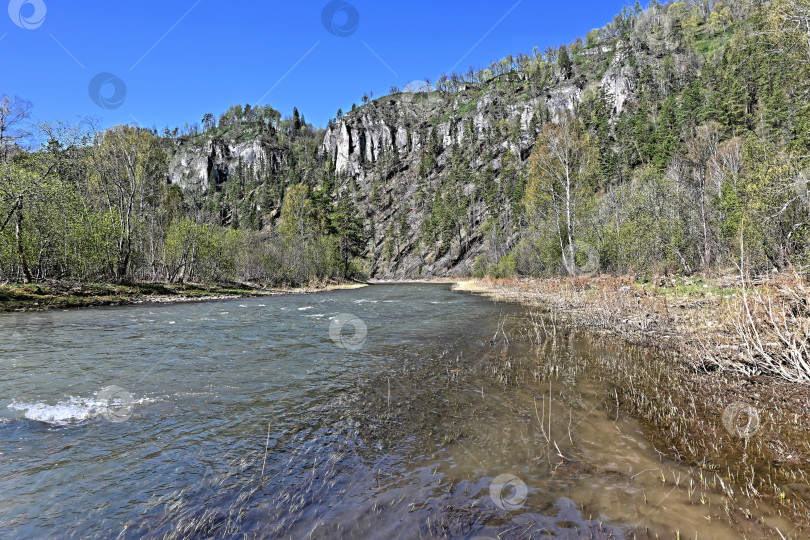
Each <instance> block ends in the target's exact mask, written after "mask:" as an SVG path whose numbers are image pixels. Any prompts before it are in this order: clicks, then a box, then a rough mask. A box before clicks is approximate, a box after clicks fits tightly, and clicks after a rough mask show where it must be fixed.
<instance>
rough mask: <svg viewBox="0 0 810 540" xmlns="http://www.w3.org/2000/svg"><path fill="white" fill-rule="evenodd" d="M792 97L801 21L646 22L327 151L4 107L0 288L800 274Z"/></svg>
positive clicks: (369, 114)
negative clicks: (38, 118) (737, 271)
mask: <svg viewBox="0 0 810 540" xmlns="http://www.w3.org/2000/svg"><path fill="white" fill-rule="evenodd" d="M532 39H536V37H532V36H527V41H528V42H531V40H532ZM808 92H810V0H774V1H770V2H768V1H758V0H725V1H719V0H718V1H712V0H690V1H680V2H668V3H665V4H660V3H658V2H656V1H655V0H653V1H652V2H650V4H649V6H648V7H647V8H646V10H642V8H641V6H640V5H639V4H636V6H635V7H634V8H628V9H625V10H624V11H623V12H622V13H621V14H619V15H617V16H616V18H615V19H614V20H613V22H611V23H610V24H608V25H607V26H605V27H604V28H601V29H598V30H593V31H591V32H589V33H588V34H587V35H586V36H585V37H584V38H583V39H577V40H576V41H574V42H572V43H570V44H567V45H563V46H561V47H557V48H548V49H546V50H543V51H541V50H538V49H536V48H535V49H534V50H532V51H531V52H528V53H522V54H517V55H510V56H507V57H505V58H504V59H502V60H499V61H497V62H494V63H493V64H492V65H490V66H488V67H486V68H484V69H478V70H476V69H472V68H471V69H470V70H469V71H467V72H466V73H463V74H459V73H453V74H447V75H443V76H441V77H440V78H439V79H438V80H436V81H425V83H424V84H423V85H421V86H417V87H413V86H412V87H411V88H407V89H402V91H400V89H397V88H392V89H391V92H390V93H389V95H387V96H384V97H380V98H377V99H374V98H373V96H371V95H365V96H363V99H362V100H360V104H359V106H357V105H353V106H352V107H351V110H349V111H346V112H345V114H344V113H343V111H338V112H337V115H336V118H335V119H334V120H333V121H332V122H330V124H329V125H328V126H326V129H325V130H321V129H317V128H315V127H313V126H311V125H308V124H307V123H306V120H305V119H304V117H303V115H301V114H299V112H298V111H297V110H296V111H294V114H293V115H292V116H290V117H284V118H282V115H281V114H280V113H279V112H277V111H275V110H274V109H272V108H271V107H265V106H254V107H251V106H250V105H245V106H244V107H243V106H241V105H239V106H235V107H232V108H231V109H229V110H228V111H226V112H225V113H224V114H222V115H221V116H220V117H219V118H216V117H215V116H214V115H213V114H208V115H206V116H205V117H204V118H203V119H202V122H201V124H200V125H198V124H193V125H186V126H185V127H183V128H182V129H179V128H175V129H169V128H167V129H165V130H164V131H163V132H158V131H157V130H146V129H141V128H137V127H132V126H119V127H116V128H113V129H109V130H106V131H101V132H98V131H95V130H93V129H92V126H91V125H64V124H58V123H56V124H53V123H41V122H39V123H33V122H32V121H31V115H30V112H31V104H30V103H28V102H26V101H25V100H23V99H20V98H16V97H6V98H4V99H3V103H2V107H0V147H1V148H2V154H1V155H0V174H1V175H2V180H0V278H2V279H5V280H12V281H28V280H35V279H50V278H58V279H68V278H69V279H78V280H122V281H125V280H133V279H137V280H168V281H182V280H187V281H244V282H255V283H262V284H272V283H303V282H307V281H309V280H310V279H312V278H318V279H325V278H336V277H383V278H386V277H398V278H401V277H430V276H443V275H458V274H470V273H473V274H477V275H483V274H490V275H498V276H507V275H514V274H516V273H517V274H522V275H554V274H559V273H562V272H574V273H583V272H585V273H589V272H591V271H595V270H597V269H599V270H601V271H604V272H637V271H641V272H650V273H658V272H669V273H683V274H691V273H696V272H711V271H714V270H717V269H724V268H730V267H734V265H739V264H740V261H743V263H744V270H745V271H746V272H750V273H761V272H768V271H771V270H774V269H776V270H783V269H786V268H789V267H791V266H796V267H799V268H806V265H807V263H808V262H810V260H808V259H809V258H810V247H809V244H808V240H810V237H809V236H810V221H808V220H809V219H810V191H809V190H810V187H809V186H808V176H810V169H808V165H810V105H808V101H809V100H808Z"/></svg>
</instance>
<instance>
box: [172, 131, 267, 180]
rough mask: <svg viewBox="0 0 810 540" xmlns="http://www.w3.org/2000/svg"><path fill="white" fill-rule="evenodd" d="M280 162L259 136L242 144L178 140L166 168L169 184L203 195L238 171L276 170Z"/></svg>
mask: <svg viewBox="0 0 810 540" xmlns="http://www.w3.org/2000/svg"><path fill="white" fill-rule="evenodd" d="M203 136H204V135H203ZM280 159H281V156H280V151H279V149H278V148H276V147H275V146H274V145H273V144H272V142H270V141H269V140H268V138H266V137H261V136H258V137H256V138H253V139H250V140H247V141H244V142H241V141H238V140H234V139H232V138H224V137H218V138H213V139H208V140H206V141H205V142H203V143H200V142H199V141H196V140H191V139H178V140H177V141H176V143H175V148H174V154H173V157H172V160H171V163H170V165H169V180H170V182H171V183H172V184H177V185H179V186H181V187H182V188H184V189H189V190H192V191H193V192H199V193H203V194H205V193H208V192H209V190H211V189H212V188H216V186H217V185H219V184H222V183H223V182H225V181H226V180H227V179H228V176H229V175H231V174H233V173H234V172H235V171H236V170H237V167H240V166H241V167H243V168H244V169H245V170H254V171H259V170H264V169H270V168H274V167H277V166H278V162H279V160H280Z"/></svg>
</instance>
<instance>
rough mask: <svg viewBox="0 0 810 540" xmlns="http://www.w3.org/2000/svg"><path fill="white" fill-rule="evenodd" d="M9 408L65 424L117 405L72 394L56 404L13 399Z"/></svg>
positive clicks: (26, 416) (90, 417) (142, 400)
mask: <svg viewBox="0 0 810 540" xmlns="http://www.w3.org/2000/svg"><path fill="white" fill-rule="evenodd" d="M148 401H150V400H147V399H145V398H144V399H140V400H136V401H134V402H133V403H132V404H133V405H134V404H143V403H147V402H148ZM8 408H9V409H12V410H15V411H21V412H22V416H23V417H24V418H27V419H28V420H34V421H36V422H45V423H48V424H54V425H65V424H72V423H77V422H83V421H85V420H90V419H92V418H97V417H99V416H102V415H104V414H105V413H106V412H108V411H110V410H115V408H116V406H115V405H114V406H113V407H110V403H109V402H108V400H106V399H98V398H96V397H93V398H83V397H74V396H70V397H69V398H68V399H66V400H64V401H58V402H56V404H54V405H49V404H47V403H41V402H37V403H25V402H18V401H12V402H11V403H10V404H9V406H8Z"/></svg>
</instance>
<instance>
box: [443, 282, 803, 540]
mask: <svg viewBox="0 0 810 540" xmlns="http://www.w3.org/2000/svg"><path fill="white" fill-rule="evenodd" d="M458 288H459V289H461V290H468V291H475V292H480V293H484V294H486V295H488V296H490V297H492V298H494V299H496V300H501V301H510V302H518V303H521V304H524V305H528V306H530V308H531V314H530V316H529V320H528V321H527V323H526V325H525V326H524V328H523V329H522V330H521V332H522V333H523V334H524V335H525V336H526V337H527V338H528V339H530V340H531V341H533V342H534V343H535V344H537V346H548V343H554V342H556V341H557V340H563V339H566V338H565V337H564V336H566V335H570V333H571V332H576V331H585V332H586V333H587V334H588V335H590V336H592V337H595V338H597V339H601V340H605V342H606V343H614V344H616V345H614V347H615V349H614V350H616V351H617V353H616V354H615V355H607V356H604V355H603V356H594V357H593V358H586V359H582V360H581V361H580V362H579V363H574V364H573V365H570V366H568V365H554V364H553V362H552V363H550V364H548V365H544V366H540V367H538V368H537V370H538V376H548V375H549V374H550V373H551V372H556V373H560V372H561V371H563V372H565V371H570V370H571V369H575V370H580V371H581V370H586V369H587V370H588V371H589V372H596V373H599V374H600V376H601V377H602V378H603V380H604V381H605V382H606V383H607V387H608V390H607V394H608V396H609V397H610V398H611V399H606V401H605V402H606V404H607V406H608V407H614V408H615V409H621V410H624V411H626V412H628V413H630V414H631V415H633V416H635V417H637V418H639V419H641V420H642V421H643V422H644V424H645V425H646V426H647V428H648V430H649V434H648V435H649V437H650V439H651V440H652V441H653V442H654V444H655V449H656V451H657V452H659V453H660V454H661V455H662V456H667V457H669V458H671V459H674V460H677V461H680V462H683V463H685V464H687V465H689V466H692V467H695V468H696V470H697V471H698V475H697V478H698V481H699V483H700V485H701V486H702V488H704V489H711V490H714V491H716V492H718V493H721V494H723V495H724V496H725V497H726V501H727V502H726V504H727V505H729V509H728V511H727V512H726V513H727V514H728V515H729V519H731V517H732V513H731V509H732V507H733V508H736V509H741V510H742V512H743V515H744V516H746V517H748V516H750V515H751V513H752V512H751V509H754V508H756V507H757V506H759V504H760V502H766V503H767V504H768V505H770V506H771V508H774V509H775V510H776V512H778V513H779V514H780V515H782V516H784V517H786V518H787V519H789V520H790V521H791V522H793V523H794V524H795V525H796V527H797V529H796V530H794V531H781V532H780V533H781V534H787V536H785V537H798V536H797V535H801V534H807V533H808V531H810V478H809V476H810V388H809V387H808V385H807V381H808V380H810V379H808V378H807V377H808V375H810V372H809V371H807V370H806V362H807V361H808V360H809V359H808V356H807V351H808V346H810V331H809V330H808V329H810V325H809V324H808V321H809V320H810V313H808V309H807V305H808V303H807V300H808V294H807V289H806V288H805V285H804V283H802V282H801V280H796V279H792V278H780V279H769V280H762V281H760V282H757V283H755V284H750V283H746V285H745V286H744V287H743V286H735V284H734V283H733V279H723V278H714V279H705V280H694V279H686V280H683V279H681V280H675V281H672V280H660V279H659V280H640V281H639V280H633V279H630V278H628V277H620V278H613V277H602V278H596V279H591V280H586V279H549V280H497V281H492V280H489V281H471V282H464V283H461V284H459V286H458ZM617 338H618V339H617ZM545 356H546V357H549V358H553V357H554V355H545ZM582 362H585V364H582ZM549 370H551V371H549ZM497 376H498V378H499V380H501V381H502V382H507V381H509V379H510V377H511V378H512V379H514V378H515V377H517V375H516V374H514V373H511V372H510V370H509V369H507V368H505V367H504V366H502V369H501V372H500V373H498V374H497ZM513 382H518V381H513ZM690 494H691V492H690ZM705 500H706V499H705V498H703V497H701V496H698V497H697V499H696V504H705ZM732 521H733V520H732Z"/></svg>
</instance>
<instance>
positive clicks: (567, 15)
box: [0, 0, 646, 129]
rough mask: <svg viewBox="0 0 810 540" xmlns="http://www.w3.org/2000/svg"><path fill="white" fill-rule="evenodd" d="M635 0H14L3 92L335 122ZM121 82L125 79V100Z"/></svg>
mask: <svg viewBox="0 0 810 540" xmlns="http://www.w3.org/2000/svg"><path fill="white" fill-rule="evenodd" d="M7 2H8V0H2V4H3V5H5V3H7ZM625 3H626V2H624V1H622V0H578V1H576V2H558V1H545V0H543V1H540V0H522V1H520V2H517V0H505V1H497V0H492V1H472V0H429V1H428V0H409V1H400V2H392V1H380V0H377V1H371V0H349V1H347V2H343V3H342V4H341V3H338V4H330V3H329V2H325V1H320V0H319V1H309V0H300V1H294V2H287V1H283V2H280V1H259V0H255V1H254V0H231V1H228V2H225V1H216V0H162V1H158V0H138V1H110V0H106V1H103V2H102V1H99V0H81V1H77V0H11V2H10V5H9V9H8V11H9V13H0V36H2V39H0V94H12V95H13V94H16V95H19V96H20V97H23V98H25V99H28V100H30V101H32V102H33V104H34V114H35V116H36V117H37V118H40V119H46V120H68V121H71V120H75V119H77V118H79V117H81V116H82V115H91V116H94V117H96V118H97V119H98V120H100V122H101V125H102V126H104V127H106V126H111V125H115V124H119V123H135V122H138V123H139V124H140V125H142V126H145V127H153V126H154V127H157V128H159V129H162V128H163V127H164V126H167V125H169V126H176V125H180V126H182V125H183V124H185V123H186V122H189V123H193V122H199V121H200V119H201V118H202V115H203V114H204V113H206V112H211V113H213V114H215V115H218V114H220V113H222V112H223V111H224V110H225V109H226V108H227V107H229V106H230V105H234V104H237V103H239V104H242V105H244V104H246V103H250V104H251V105H255V104H257V103H259V104H262V105H264V104H269V105H271V106H273V107H274V108H276V109H278V110H280V111H281V112H282V114H284V115H289V114H291V112H292V108H293V106H294V105H295V106H297V107H298V108H299V110H300V111H301V112H302V113H303V114H304V115H305V116H306V119H307V121H308V122H310V123H314V124H315V125H320V126H324V125H325V124H326V122H327V121H328V120H329V119H330V118H332V117H334V115H335V112H336V111H337V109H338V107H342V108H343V110H347V109H349V108H350V107H351V104H352V103H353V102H357V103H358V104H359V103H360V98H361V96H362V95H363V93H364V92H368V91H373V92H374V94H375V95H382V94H384V93H387V91H388V89H389V88H390V87H391V86H392V85H397V86H399V87H404V86H405V85H406V84H407V83H408V82H410V81H413V80H422V79H425V78H431V79H433V80H435V78H436V77H437V76H438V75H440V74H441V73H444V72H449V70H450V69H451V68H453V66H457V67H456V68H455V70H456V71H460V72H465V71H466V70H467V68H469V67H470V66H471V65H472V66H475V67H483V66H486V65H488V64H489V63H490V62H492V61H494V60H497V59H499V58H501V57H503V56H506V55H507V54H517V53H519V52H529V51H531V49H532V48H533V47H534V46H537V47H539V48H540V49H541V50H543V49H545V47H547V46H549V45H553V46H558V45H560V44H562V43H568V42H570V41H572V40H573V39H575V38H576V37H578V36H583V37H584V35H585V34H586V33H587V32H588V31H589V30H590V29H592V28H596V27H601V26H602V25H604V24H605V23H607V22H609V21H611V20H612V19H613V16H614V15H615V14H616V13H618V12H619V11H620V10H621V8H622V7H623V6H624V5H625ZM645 4H646V2H645ZM43 6H44V8H43ZM327 6H330V7H331V8H332V11H333V12H334V16H333V17H328V16H327V17H326V19H327V20H328V21H331V22H332V23H333V24H332V25H330V29H331V30H332V32H331V33H330V31H328V30H327V28H326V27H325V26H324V24H323V19H324V16H323V12H324V8H325V7H327ZM507 13H508V14H507ZM355 14H356V16H357V20H355ZM12 15H13V17H12ZM327 15H328V14H327ZM355 22H356V23H357V24H356V25H355V24H354V23H355ZM25 27H28V28H25ZM340 34H347V35H345V36H344V35H340ZM99 73H110V74H113V75H115V76H116V77H118V79H113V80H109V79H110V78H109V77H107V78H106V79H105V77H101V78H100V79H99V80H98V81H97V84H96V87H97V88H98V87H100V88H101V95H102V97H103V98H106V99H107V100H108V104H107V106H108V107H110V108H103V107H100V106H99V105H97V104H96V103H95V102H94V101H93V100H92V99H91V98H90V95H89V86H90V84H91V81H92V80H93V79H94V77H96V76H97V75H98V74H99ZM105 82H106V84H105ZM122 83H123V84H122ZM115 84H117V85H118V90H119V91H120V90H123V87H124V86H125V87H126V96H125V97H124V99H123V102H121V103H118V102H117V101H114V100H116V99H118V98H119V97H123V93H120V94H119V95H118V96H116V95H115V93H116V87H115ZM260 99H261V101H259V100H260ZM110 100H113V101H110ZM97 101H99V100H98V99H97ZM100 102H101V103H102V104H103V103H104V102H103V101H100ZM116 105H117V107H115V106H116ZM112 107H115V108H112Z"/></svg>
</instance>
